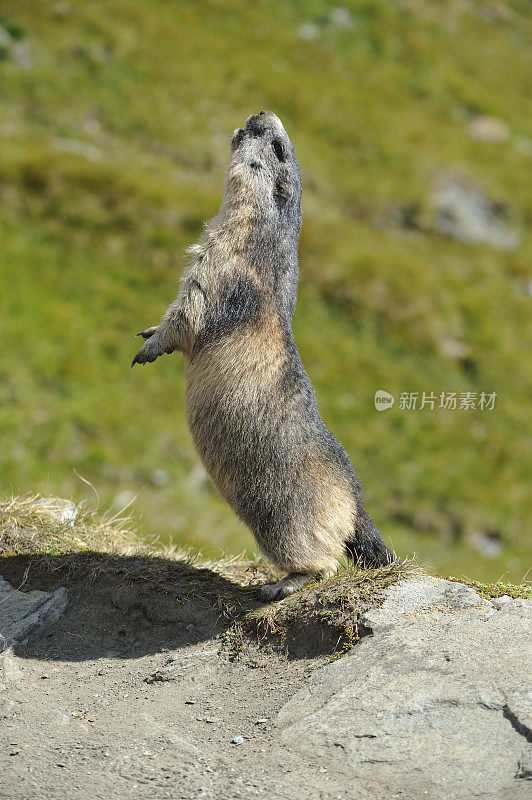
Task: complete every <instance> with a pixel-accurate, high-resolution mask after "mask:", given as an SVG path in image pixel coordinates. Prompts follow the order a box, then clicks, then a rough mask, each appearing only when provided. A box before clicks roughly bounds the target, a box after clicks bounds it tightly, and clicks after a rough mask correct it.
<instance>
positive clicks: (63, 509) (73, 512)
mask: <svg viewBox="0 0 532 800" xmlns="http://www.w3.org/2000/svg"><path fill="white" fill-rule="evenodd" d="M35 507H36V509H37V511H39V512H41V513H43V514H47V515H48V516H49V517H53V518H54V519H56V520H58V521H59V522H68V523H69V524H70V526H71V527H72V526H73V525H74V522H75V521H76V517H77V516H78V510H77V508H76V506H75V504H74V503H73V502H72V500H65V499H64V498H62V497H42V498H41V499H40V500H37V502H36V503H35Z"/></svg>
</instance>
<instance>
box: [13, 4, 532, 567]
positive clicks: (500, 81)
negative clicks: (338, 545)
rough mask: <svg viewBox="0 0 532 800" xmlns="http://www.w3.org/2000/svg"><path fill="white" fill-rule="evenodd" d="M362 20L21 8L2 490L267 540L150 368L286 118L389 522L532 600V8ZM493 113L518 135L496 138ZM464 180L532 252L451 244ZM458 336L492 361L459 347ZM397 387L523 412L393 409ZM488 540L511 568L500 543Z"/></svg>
mask: <svg viewBox="0 0 532 800" xmlns="http://www.w3.org/2000/svg"><path fill="white" fill-rule="evenodd" d="M336 5H338V4H337V3H336V2H330V3H327V2H317V1H316V2H313V1H312V0H301V1H300V2H292V3H281V2H271V3H264V2H258V3H253V4H251V3H244V2H237V1H236V0H231V2H224V3H221V2H194V3H193V2H182V3H179V4H175V3H169V2H166V0H151V2H150V3H149V4H147V3H142V2H140V0H113V2H112V3H103V2H98V0H87V1H86V2H84V3H82V4H81V3H76V4H74V3H70V4H61V3H58V4H53V3H41V2H37V0H34V2H29V0H20V2H18V3H17V4H16V5H13V4H9V5H8V4H7V3H2V2H0V23H1V24H3V26H4V27H6V28H7V29H8V30H9V31H10V32H11V34H12V36H13V40H14V41H15V42H18V43H23V44H25V45H27V47H29V50H30V53H31V58H32V63H31V64H30V65H29V66H28V64H27V63H26V64H24V63H19V62H20V59H18V60H17V55H16V52H15V51H14V50H13V48H11V49H10V48H8V49H7V50H5V49H4V50H1V51H0V81H1V85H2V92H1V93H0V139H1V141H0V232H1V242H2V247H1V248H0V281H1V287H2V289H1V293H0V297H1V305H2V308H1V312H2V313H1V316H0V330H1V332H2V344H3V346H2V349H1V351H0V376H1V381H0V441H1V442H2V447H1V448H0V483H1V485H2V486H3V487H4V491H5V490H10V489H12V490H13V491H14V492H19V491H22V492H26V491H30V492H33V491H40V492H44V493H47V494H59V495H63V496H66V497H70V496H73V497H74V498H75V499H76V500H80V499H83V498H87V497H89V496H90V495H91V490H90V488H88V487H87V485H86V484H85V483H83V482H82V481H81V480H80V479H79V478H78V477H77V476H76V474H75V472H74V470H75V471H76V472H77V473H79V474H80V475H82V476H83V477H84V478H86V479H87V480H89V481H90V482H91V483H92V484H93V485H94V486H95V488H96V490H97V492H98V494H99V497H100V500H101V502H102V503H103V504H104V505H107V506H111V504H112V503H114V502H116V503H117V504H119V503H120V501H121V502H122V503H125V502H126V501H127V498H128V497H129V496H134V495H136V494H138V497H137V499H136V501H135V502H134V503H133V505H132V506H131V508H130V509H129V511H130V513H132V514H133V516H134V517H135V520H136V522H137V524H138V527H139V530H140V532H141V533H143V534H145V533H150V534H151V535H152V536H157V537H159V539H160V541H161V542H168V541H174V542H175V543H177V544H179V545H183V546H193V547H199V548H202V549H203V550H204V551H205V552H206V553H207V554H209V555H211V556H216V555H219V554H220V552H221V551H225V552H229V553H231V552H232V553H236V552H239V551H241V550H244V549H245V550H246V551H247V552H248V553H251V552H252V551H253V550H254V549H255V544H254V542H253V539H252V537H251V535H250V534H249V533H248V532H247V531H246V530H245V529H244V527H243V526H242V525H241V524H240V523H239V522H238V521H237V520H236V519H235V518H234V515H233V514H232V512H231V511H230V509H228V508H227V507H226V506H225V505H224V503H223V502H222V501H221V500H220V499H219V498H218V497H217V495H216V493H215V492H214V490H213V489H212V487H211V485H210V483H209V482H208V481H206V480H204V479H203V477H202V475H201V473H200V472H199V471H198V469H197V464H198V459H197V456H196V454H195V452H194V449H193V447H192V443H191V441H190V438H189V436H188V433H187V431H186V426H185V421H184V411H183V363H182V360H181V358H180V357H178V356H172V357H171V358H165V359H162V360H161V361H160V362H157V364H155V365H151V366H149V367H147V368H146V369H143V370H140V369H138V370H133V371H131V370H130V369H129V363H130V361H131V358H132V356H133V354H134V353H135V351H136V347H137V342H136V341H135V339H134V334H135V333H136V332H137V331H138V330H140V329H141V328H143V327H145V326H146V325H149V324H153V323H154V322H156V321H157V320H158V319H159V317H160V315H161V313H162V311H163V310H164V308H165V306H166V305H167V304H168V303H169V302H170V300H171V299H173V297H174V296H175V293H176V282H177V279H178V277H179V274H180V271H181V269H182V266H183V264H184V256H183V251H184V248H185V247H186V246H187V245H189V244H191V243H192V242H193V241H195V240H196V239H197V238H198V236H199V235H200V232H201V228H202V222H203V220H205V219H207V218H209V217H210V216H212V215H213V214H214V213H215V212H216V210H217V206H218V204H219V201H220V199H221V191H222V181H223V174H224V169H225V164H226V160H227V155H228V147H229V138H230V134H231V132H232V130H233V129H234V128H235V127H236V126H238V125H241V124H242V122H243V120H244V119H245V118H246V116H247V115H248V114H249V113H251V112H253V111H258V110H260V109H261V108H271V109H272V110H274V111H275V112H276V113H278V114H279V115H280V116H281V117H282V119H283V121H284V122H285V126H286V128H287V130H288V132H289V134H290V135H291V137H292V140H293V142H294V144H295V147H296V151H297V154H298V158H299V161H300V164H301V169H302V176H303V184H304V213H305V218H304V225H303V231H302V239H301V284H300V294H299V301H298V306H297V310H296V315H295V319H294V332H295V336H296V341H297V343H298V346H299V348H300V351H301V354H302V357H303V361H304V363H305V365H306V367H307V371H308V373H309V375H310V377H311V379H312V381H313V383H314V385H315V388H316V391H317V394H318V398H319V401H320V407H321V410H322V414H323V416H324V419H325V421H326V422H327V424H328V425H329V427H330V428H331V429H332V430H333V432H334V433H335V434H336V435H337V436H338V438H340V439H341V440H342V441H343V442H344V444H345V446H346V448H347V450H348V452H349V453H350V455H351V456H352V459H353V461H354V464H355V467H356V469H357V471H358V473H359V475H360V478H361V480H362V483H363V485H364V488H365V496H366V500H367V505H368V507H369V509H370V511H371V512H372V514H373V516H374V517H375V520H376V522H377V524H378V526H379V527H380V529H381V530H382V532H383V534H384V536H385V538H386V539H387V540H389V541H391V542H392V543H393V544H394V545H395V547H396V549H397V550H398V552H399V553H400V554H401V555H405V554H411V553H412V552H416V553H417V557H418V559H419V560H420V562H421V563H423V564H427V565H428V566H429V567H431V568H433V569H436V570H437V571H438V572H440V573H442V574H446V573H453V574H459V575H465V576H467V577H468V578H470V579H472V580H482V581H496V580H498V579H499V578H500V577H501V576H503V575H504V579H505V580H511V581H513V582H517V583H519V582H520V581H521V580H522V579H523V576H524V574H525V573H526V571H527V569H528V568H529V566H530V562H531V560H532V559H531V557H532V541H531V538H530V536H529V534H528V525H529V519H530V516H531V512H532V501H531V497H530V492H529V476H530V474H531V472H532V463H531V461H532V456H531V452H532V448H531V447H530V444H531V441H530V413H529V411H530V408H529V404H530V396H531V392H532V356H531V354H530V338H531V337H530V334H531V327H532V322H531V319H532V317H531V314H530V302H531V301H530V297H529V296H527V294H526V292H525V290H524V287H525V286H526V285H527V284H528V282H529V281H530V280H531V279H532V274H531V273H532V269H531V266H530V265H531V263H532V258H531V257H532V236H531V220H532V198H531V195H530V191H529V172H530V152H529V151H528V152H527V148H528V150H530V147H532V143H531V142H532V129H531V122H530V121H531V119H532V113H531V112H532V108H531V105H532V104H531V102H530V94H529V91H528V80H527V77H528V75H529V74H530V60H531V58H530V53H531V48H530V46H529V44H530V36H531V28H532V25H531V13H530V8H529V4H528V3H527V2H525V0H513V1H512V2H502V3H497V4H493V8H492V7H491V5H489V6H488V5H486V4H485V3H480V2H465V0H464V2H460V1H459V2H456V3H452V4H434V3H430V2H428V0H427V2H423V0H421V1H420V2H408V0H405V1H404V2H401V3H385V2H381V1H380V0H374V1H373V2H371V1H370V0H367V1H366V2H346V3H344V4H343V6H344V7H345V8H348V9H349V10H350V11H351V14H352V20H353V25H352V26H351V27H348V28H338V27H335V26H334V25H333V24H332V23H331V22H330V12H331V9H332V8H334V7H335V6H336ZM309 22H310V23H312V24H313V25H315V26H316V27H315V29H314V30H315V31H317V33H318V35H317V37H316V38H314V39H311V40H304V39H302V38H301V36H300V35H299V29H300V26H301V25H302V24H303V23H309ZM478 114H489V115H493V116H495V117H497V118H499V119H501V120H502V121H503V122H504V123H505V124H506V125H507V126H508V128H509V131H510V135H509V139H508V141H507V142H504V143H498V144H495V143H487V142H481V141H476V140H473V139H471V138H470V136H469V134H468V125H469V123H470V121H471V120H472V119H474V118H475V116H476V115H478ZM527 142H528V144H527ZM450 173H453V174H454V173H458V174H463V175H465V176H467V177H468V178H469V179H471V180H473V181H475V182H476V183H478V184H479V185H480V186H481V187H482V188H483V189H484V190H485V191H486V192H487V193H488V195H489V196H490V197H492V198H494V199H495V200H497V201H500V202H501V203H503V204H505V205H506V206H507V210H508V217H509V224H510V225H511V226H512V227H513V228H515V229H517V230H518V231H519V234H520V239H521V242H520V245H519V247H518V248H517V249H515V250H513V251H504V250H496V249H493V248H491V247H488V246H484V245H476V246H471V245H465V244H461V243H459V242H457V241H454V240H452V239H448V238H445V237H443V236H441V235H440V234H438V233H436V232H435V230H434V226H433V222H432V216H431V214H432V212H431V207H430V194H431V188H432V186H433V185H434V183H435V181H436V180H437V179H438V177H439V176H440V175H442V174H450ZM405 214H406V215H407V216H409V218H413V220H414V223H415V225H414V227H410V228H405V227H404V226H401V225H400V224H398V223H397V219H398V218H401V216H403V217H404V216H405ZM449 340H451V341H458V342H460V343H463V345H464V346H465V347H466V348H467V351H468V354H467V357H462V358H459V357H451V356H448V355H446V354H445V353H446V352H447V348H446V343H447V342H448V341H449ZM381 388H382V389H386V390H388V391H390V392H392V393H393V394H394V395H395V396H396V398H398V396H399V394H400V392H402V391H411V392H415V391H418V392H423V391H434V392H435V393H437V394H438V393H439V392H441V391H457V392H464V391H473V392H481V391H489V392H497V393H498V399H497V405H496V408H495V409H494V410H493V411H439V410H434V411H428V410H423V411H417V412H408V411H402V410H400V409H399V408H398V404H397V402H396V405H395V406H394V408H393V409H392V410H390V411H387V412H384V413H378V412H376V411H375V409H374V405H373V395H374V393H375V391H376V390H377V389H381ZM160 470H163V473H161V472H160ZM117 498H118V499H117ZM114 508H115V510H116V506H115V507H114ZM477 531H484V532H485V533H486V534H487V535H490V536H492V537H495V538H497V539H498V540H500V544H501V546H502V549H501V554H500V555H499V556H498V557H496V558H488V557H487V556H485V555H481V554H480V553H479V552H478V551H477V550H476V549H475V547H474V546H473V545H472V543H471V542H472V536H474V535H475V533H476V532H477Z"/></svg>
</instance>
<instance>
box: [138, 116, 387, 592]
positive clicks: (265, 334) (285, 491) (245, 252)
mask: <svg viewBox="0 0 532 800" xmlns="http://www.w3.org/2000/svg"><path fill="white" fill-rule="evenodd" d="M300 227H301V179H300V176H299V167H298V164H297V161H296V157H295V154H294V148H293V147H292V143H291V142H290V139H289V138H288V136H287V134H286V131H285V130H284V128H283V125H282V123H281V121H280V120H279V119H278V118H277V117H276V116H275V114H273V113H272V112H271V111H261V112H260V114H256V115H253V116H251V117H249V119H248V120H247V122H246V127H245V129H244V130H242V129H238V130H237V131H235V133H234V135H233V139H232V143H231V158H230V161H229V166H228V169H227V174H226V179H225V194H224V198H223V202H222V205H221V208H220V212H219V213H218V215H217V216H216V217H214V219H212V220H211V221H210V222H209V223H208V224H207V225H206V229H205V233H204V235H203V237H202V238H201V240H200V242H199V244H196V245H194V246H193V247H191V248H190V251H189V252H190V254H191V257H192V259H191V263H190V265H189V266H188V267H186V269H185V271H184V274H183V278H182V281H181V287H180V291H179V295H178V297H177V300H176V301H175V302H174V303H172V305H171V306H170V308H169V309H168V311H167V312H166V314H165V315H164V317H163V319H162V321H161V323H160V324H159V325H157V326H155V327H153V328H148V329H147V330H145V331H142V333H141V334H139V335H141V336H143V337H144V338H145V339H146V342H145V343H144V344H143V346H142V347H141V349H140V350H139V352H138V353H137V355H136V356H135V358H134V359H133V364H145V363H146V362H147V361H155V359H156V358H157V357H158V356H160V355H162V354H163V353H172V352H173V351H174V350H180V351H181V352H182V353H183V354H184V355H185V358H186V361H187V364H186V382H187V388H186V406H187V418H188V424H189V426H190V430H191V432H192V436H193V438H194V442H195V444H196V447H197V449H198V452H199V454H200V456H201V459H202V461H203V463H204V465H205V468H206V470H207V472H208V473H209V475H210V476H211V478H212V480H213V482H214V483H215V484H216V486H217V487H218V489H219V491H220V493H221V495H222V496H223V497H224V498H225V499H226V500H227V502H228V503H229V504H230V505H231V507H232V508H233V509H234V511H235V512H236V513H237V514H238V516H239V517H240V518H241V519H242V520H243V521H244V522H245V523H246V525H248V526H249V527H250V528H251V530H252V531H253V533H254V534H255V537H256V539H257V542H258V543H259V545H260V548H261V550H263V552H264V553H265V554H266V556H268V558H269V559H271V561H273V563H274V564H276V566H278V567H279V568H280V569H282V570H286V571H287V572H289V573H290V574H289V575H288V576H287V577H285V578H283V579H282V580H280V581H278V582H277V583H273V584H266V585H265V586H263V587H262V589H261V593H262V596H263V597H265V598H268V599H274V598H281V597H285V596H286V595H288V594H291V593H292V592H294V591H296V590H297V589H299V588H301V587H302V586H303V585H304V584H305V583H307V582H308V581H309V580H311V579H312V578H313V577H316V576H317V575H318V574H324V573H325V574H326V573H330V572H331V571H334V570H335V569H336V568H337V563H338V559H339V558H340V557H341V556H342V555H343V554H344V553H345V552H347V553H348V554H350V555H351V556H353V557H354V558H356V559H358V560H359V561H360V563H361V564H362V565H364V566H370V565H379V564H386V563H388V562H390V561H391V560H392V559H393V555H392V553H391V551H390V550H389V549H388V548H387V547H386V545H385V544H384V542H383V541H382V539H381V538H380V536H379V534H378V532H377V530H376V528H375V525H374V524H373V520H372V519H371V517H370V516H369V515H368V514H367V513H366V512H365V511H364V508H363V505H362V500H361V495H360V484H359V483H358V481H357V479H356V477H355V473H354V471H353V467H352V466H351V462H350V461H349V458H348V456H347V454H346V452H345V450H344V449H343V447H342V445H341V444H340V443H339V442H338V441H337V440H336V439H335V438H334V436H333V435H332V434H331V433H330V432H329V431H328V430H327V428H326V427H325V425H324V423H323V421H322V419H321V417H320V414H319V411H318V406H317V403H316V398H315V395H314V392H313V390H312V386H311V384H310V381H309V379H308V377H307V374H306V372H305V369H304V367H303V364H302V363H301V359H300V357H299V353H298V351H297V348H296V345H295V342H294V339H293V336H292V328H291V319H292V314H293V311H294V305H295V302H296V293H297V248H298V240H299V230H300Z"/></svg>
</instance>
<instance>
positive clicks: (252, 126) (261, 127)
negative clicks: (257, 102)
mask: <svg viewBox="0 0 532 800" xmlns="http://www.w3.org/2000/svg"><path fill="white" fill-rule="evenodd" d="M276 121H277V117H276V116H275V114H274V113H273V111H261V112H260V114H252V115H251V116H250V117H248V118H247V120H246V131H247V132H248V133H252V134H253V133H254V134H255V135H257V134H261V133H263V132H264V131H265V130H271V129H272V128H273V127H274V125H275V122H276Z"/></svg>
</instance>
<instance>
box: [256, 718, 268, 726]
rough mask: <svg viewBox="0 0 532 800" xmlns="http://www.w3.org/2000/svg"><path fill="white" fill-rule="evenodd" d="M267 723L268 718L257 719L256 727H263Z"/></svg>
mask: <svg viewBox="0 0 532 800" xmlns="http://www.w3.org/2000/svg"><path fill="white" fill-rule="evenodd" d="M265 722H268V717H262V718H261V719H256V720H255V725H263V724H264V723H265Z"/></svg>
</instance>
